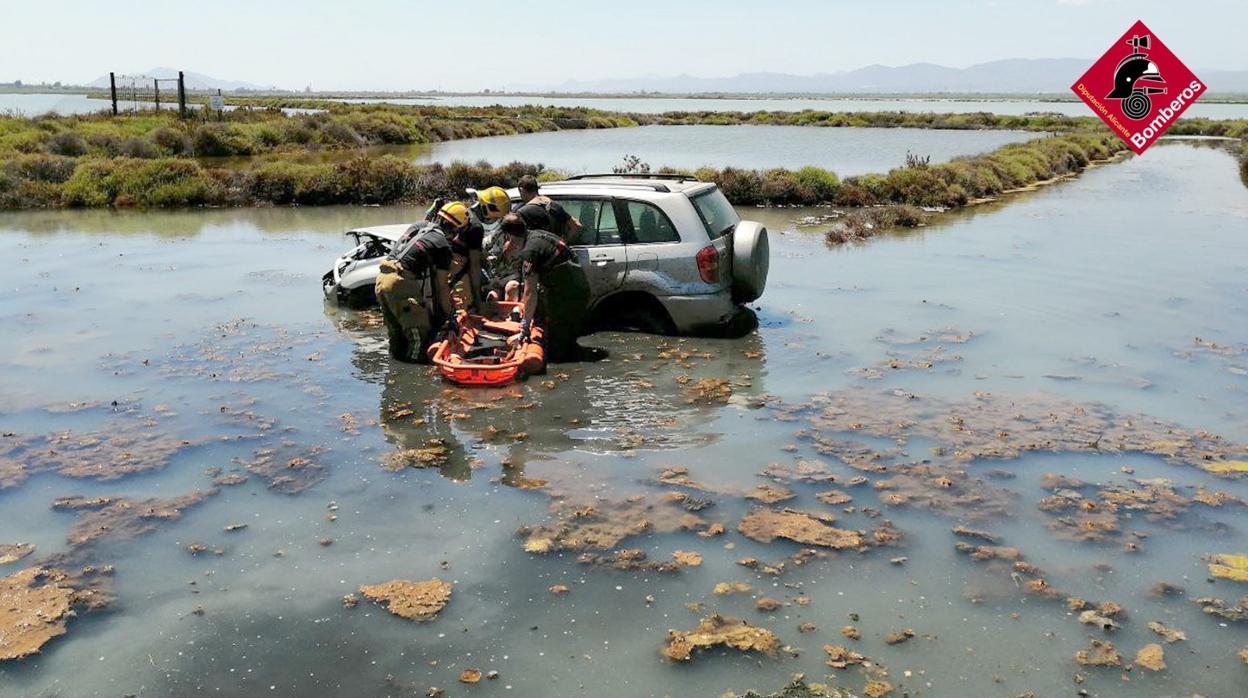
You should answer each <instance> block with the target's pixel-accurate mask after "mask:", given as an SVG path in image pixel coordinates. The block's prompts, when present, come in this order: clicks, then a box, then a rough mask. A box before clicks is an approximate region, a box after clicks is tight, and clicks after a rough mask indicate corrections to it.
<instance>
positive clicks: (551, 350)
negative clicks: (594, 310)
mask: <svg viewBox="0 0 1248 698" xmlns="http://www.w3.org/2000/svg"><path fill="white" fill-rule="evenodd" d="M517 256H518V257H519V259H520V263H521V266H522V274H523V275H524V278H525V282H526V283H528V281H529V280H530V279H531V278H532V277H534V276H536V277H537V281H538V283H539V284H540V289H533V290H530V291H529V292H530V293H533V292H538V293H539V295H538V301H537V313H536V315H537V317H535V318H533V321H534V322H536V323H537V324H538V326H539V327H542V328H543V331H544V341H543V344H544V345H545V347H546V360H547V361H551V362H560V361H573V360H575V359H576V358H577V353H578V352H577V344H576V338H577V337H579V336H581V332H582V330H583V324H584V320H585V312H586V310H587V309H588V307H589V282H588V281H586V280H585V272H584V271H582V270H581V265H580V264H578V263H577V261H576V255H575V254H574V253H573V252H572V249H571V248H569V247H568V245H567V243H565V242H564V241H563V240H561V239H559V237H558V236H556V235H554V234H553V233H548V232H546V231H545V230H530V231H529V232H528V235H527V236H526V237H525V241H524V247H522V248H520V253H519V254H518V255H517Z"/></svg>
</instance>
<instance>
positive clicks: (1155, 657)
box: [1135, 642, 1166, 671]
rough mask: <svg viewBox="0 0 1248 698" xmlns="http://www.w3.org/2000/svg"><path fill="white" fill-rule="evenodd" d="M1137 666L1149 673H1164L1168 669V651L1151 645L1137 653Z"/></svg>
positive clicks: (1145, 646)
mask: <svg viewBox="0 0 1248 698" xmlns="http://www.w3.org/2000/svg"><path fill="white" fill-rule="evenodd" d="M1135 665H1136V666H1142V667H1144V668H1145V669H1148V670H1149V671H1163V670H1165V668H1166V650H1165V648H1163V647H1162V646H1161V645H1159V644H1157V643H1155V642H1154V643H1149V644H1147V645H1144V646H1143V647H1141V648H1140V651H1139V652H1136V653H1135Z"/></svg>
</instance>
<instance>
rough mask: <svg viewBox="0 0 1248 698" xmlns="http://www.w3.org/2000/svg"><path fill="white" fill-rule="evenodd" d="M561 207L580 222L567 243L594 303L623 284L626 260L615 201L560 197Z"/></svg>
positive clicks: (596, 198)
mask: <svg viewBox="0 0 1248 698" xmlns="http://www.w3.org/2000/svg"><path fill="white" fill-rule="evenodd" d="M557 201H558V202H559V205H560V206H563V209H564V210H565V211H567V212H568V213H569V214H571V215H573V216H575V217H576V218H577V220H579V221H580V222H581V230H580V231H579V232H577V233H576V234H574V235H572V236H570V237H569V239H568V243H569V244H570V245H571V246H572V250H573V251H574V252H576V258H577V261H578V262H580V265H581V269H583V270H584V271H585V278H586V280H587V281H589V290H590V293H591V295H592V297H593V298H592V299H593V300H597V299H599V298H602V297H603V296H605V295H607V294H608V293H610V292H612V291H614V290H615V289H617V288H619V287H620V286H621V285H623V284H624V276H625V274H626V273H627V271H628V258H627V256H626V253H625V248H624V236H623V233H622V232H621V230H620V225H619V219H618V217H617V215H616V207H615V203H614V201H613V200H612V199H611V198H610V197H566V198H565V197H560V198H558V199H557Z"/></svg>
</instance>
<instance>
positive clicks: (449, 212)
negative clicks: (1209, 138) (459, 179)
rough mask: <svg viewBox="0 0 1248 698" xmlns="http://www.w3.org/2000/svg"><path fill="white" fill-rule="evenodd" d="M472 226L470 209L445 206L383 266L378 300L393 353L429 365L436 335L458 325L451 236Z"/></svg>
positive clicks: (457, 204)
mask: <svg viewBox="0 0 1248 698" xmlns="http://www.w3.org/2000/svg"><path fill="white" fill-rule="evenodd" d="M470 224H471V214H470V213H469V211H468V207H467V206H465V205H464V204H462V203H460V202H458V201H452V202H451V203H449V204H446V205H445V206H442V207H441V208H440V209H439V210H438V212H437V214H436V215H435V216H434V219H433V220H432V221H430V222H428V223H424V224H419V225H413V226H412V227H411V228H409V229H408V230H407V232H405V233H404V234H403V236H402V237H401V238H399V239H398V240H397V241H396V242H395V243H394V246H393V247H391V248H390V254H388V255H386V257H385V258H384V259H382V260H381V263H380V264H379V266H378V274H377V285H376V291H377V301H378V303H379V304H380V305H381V314H382V318H383V319H384V320H385V322H386V334H388V335H389V338H390V355H391V356H393V357H394V358H396V359H398V360H400V361H409V362H419V363H424V362H427V361H428V356H427V354H426V350H427V349H428V347H429V344H431V343H432V342H433V337H434V334H435V333H437V332H439V331H441V330H443V329H447V328H449V329H454V322H455V319H454V308H453V306H452V305H451V286H450V269H451V259H452V257H453V256H454V253H453V252H452V248H451V240H453V239H455V238H456V237H457V236H458V235H459V234H460V233H463V232H464V231H466V230H467V229H468V227H469V225H470Z"/></svg>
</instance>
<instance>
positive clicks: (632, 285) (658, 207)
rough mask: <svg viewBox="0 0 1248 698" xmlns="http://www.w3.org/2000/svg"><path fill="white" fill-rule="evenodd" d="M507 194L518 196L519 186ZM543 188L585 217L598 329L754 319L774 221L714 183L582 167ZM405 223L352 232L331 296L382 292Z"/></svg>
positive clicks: (582, 235)
mask: <svg viewBox="0 0 1248 698" xmlns="http://www.w3.org/2000/svg"><path fill="white" fill-rule="evenodd" d="M508 193H509V194H510V195H511V197H512V199H513V201H516V202H518V201H519V193H518V192H517V191H516V190H515V189H512V190H511V191H509V192H508ZM542 194H544V195H545V196H548V197H550V198H551V199H554V200H555V201H558V202H559V204H560V205H561V206H563V207H564V209H565V210H567V212H568V213H570V214H572V215H573V216H576V217H577V219H579V220H580V221H581V225H582V228H581V230H580V231H579V232H578V233H576V234H575V235H574V236H573V237H572V238H571V239H569V240H568V243H569V245H571V246H572V249H573V250H574V251H575V252H576V255H577V258H578V261H579V262H580V264H581V268H582V269H584V271H585V277H586V279H587V280H588V281H589V288H590V294H591V295H590V307H589V320H590V326H591V328H592V329H606V328H616V329H633V330H642V331H646V332H654V333H658V334H718V333H723V332H730V333H732V332H735V331H738V330H743V329H747V328H748V326H749V325H750V323H751V320H752V319H753V317H752V315H751V314H750V313H748V312H747V311H745V309H744V308H743V307H742V304H744V303H748V302H750V301H753V300H755V299H757V298H758V297H760V296H762V294H763V290H764V288H765V287H766V285H767V270H768V266H769V263H770V259H769V256H770V250H769V246H768V240H767V229H766V228H764V227H763V226H762V225H760V224H758V223H756V222H753V221H743V220H741V219H740V218H739V217H738V216H737V213H736V211H734V210H733V208H732V205H731V204H729V203H728V200H727V199H726V198H724V195H723V193H722V192H720V191H719V189H718V188H717V187H716V186H715V185H714V184H712V183H709V182H699V181H698V180H696V179H694V178H692V177H688V176H684V175H660V174H654V175H620V174H612V175H579V176H576V177H570V178H568V179H566V180H563V181H559V182H548V183H545V184H543V185H542ZM406 227H407V226H378V227H376V228H360V229H356V230H353V231H351V232H350V233H348V234H349V235H352V236H354V237H355V239H356V242H357V247H356V248H355V249H353V250H351V251H350V252H348V253H347V254H346V255H344V256H342V257H339V258H338V259H337V260H336V261H335V262H334V266H333V268H332V269H331V270H330V271H329V273H327V274H325V278H324V288H325V293H326V295H327V296H331V297H336V298H338V299H339V300H341V301H348V302H351V303H352V304H360V303H362V302H368V301H370V300H373V298H372V291H373V282H374V280H375V279H376V274H377V261H378V258H379V257H380V256H382V255H384V254H385V253H386V249H388V247H387V243H388V242H389V241H390V240H392V239H394V238H397V237H398V236H399V235H401V234H402V231H403V229H405V228H406ZM486 247H487V249H488V248H489V245H488V244H487V245H486Z"/></svg>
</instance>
